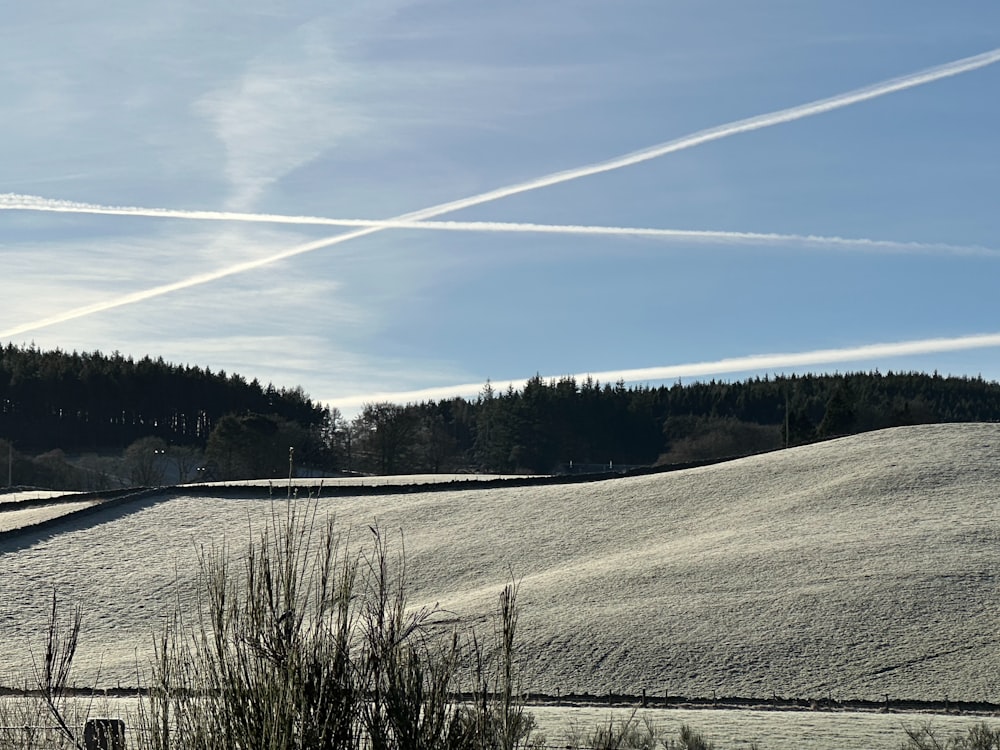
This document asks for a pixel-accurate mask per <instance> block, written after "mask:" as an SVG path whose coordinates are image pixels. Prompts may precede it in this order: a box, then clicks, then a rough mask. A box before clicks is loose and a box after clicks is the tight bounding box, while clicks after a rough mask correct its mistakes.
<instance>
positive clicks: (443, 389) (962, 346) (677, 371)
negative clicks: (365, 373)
mask: <svg viewBox="0 0 1000 750" xmlns="http://www.w3.org/2000/svg"><path fill="white" fill-rule="evenodd" d="M994 347H1000V333H989V334H978V335H971V336H957V337H954V338H933V339H917V340H912V341H898V342H894V343H883V344H866V345H864V346H854V347H846V348H842V349H816V350H812V351H807V352H786V353H776V354H752V355H748V356H745V357H730V358H727V359H719V360H714V361H711V362H692V363H688V364H680V365H664V366H662V367H645V368H638V369H632V370H608V371H604V372H584V373H577V374H574V375H565V374H564V375H555V376H543V377H544V379H546V380H549V379H551V378H561V377H573V378H576V379H577V380H578V381H581V380H583V379H585V378H587V377H591V378H593V379H595V380H599V381H601V382H603V383H613V382H617V381H618V380H622V381H624V382H626V383H644V382H659V381H669V380H676V379H677V378H697V377H705V376H709V375H726V374H732V373H740V372H774V371H777V370H785V369H792V368H796V367H811V366H815V365H832V364H843V363H848V362H868V361H875V360H877V361H883V360H887V359H893V358H897V357H907V356H914V355H925V354H940V353H943V352H957V351H966V350H969V349H987V348H994ZM525 383H527V380H526V379H521V380H510V381H495V382H493V383H492V386H493V388H495V389H497V390H500V391H504V390H506V389H507V387H508V386H511V387H513V388H515V389H521V388H523V387H524V385H525ZM483 386H484V383H463V384H460V385H452V386H439V387H435V388H424V389H420V390H413V391H394V392H372V393H365V394H360V395H354V396H347V397H344V398H336V399H333V400H332V402H331V403H332V405H333V406H335V407H337V408H338V409H341V410H342V411H344V412H346V413H354V412H356V411H358V410H359V409H360V408H361V407H362V406H364V404H367V403H372V402H378V401H391V402H394V403H416V402H421V401H430V400H440V399H448V398H455V397H460V398H471V397H475V396H476V395H477V394H478V393H480V392H481V391H482V389H483Z"/></svg>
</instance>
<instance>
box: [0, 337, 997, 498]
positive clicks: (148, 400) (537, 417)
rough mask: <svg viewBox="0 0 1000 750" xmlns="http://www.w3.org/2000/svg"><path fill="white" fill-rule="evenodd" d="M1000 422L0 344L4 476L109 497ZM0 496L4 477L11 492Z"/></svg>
mask: <svg viewBox="0 0 1000 750" xmlns="http://www.w3.org/2000/svg"><path fill="white" fill-rule="evenodd" d="M997 420H1000V385H998V384H997V383H995V382H991V381H986V380H983V379H982V378H981V377H977V378H968V377H943V376H941V375H939V374H937V373H933V374H926V373H915V372H903V373H894V372H891V371H890V372H887V373H885V374H882V373H880V372H877V371H875V372H867V373H863V372H858V373H847V374H826V375H791V376H781V377H762V378H761V377H757V378H752V379H748V380H745V381H742V382H725V381H715V380H712V381H709V382H693V383H687V384H682V383H680V382H677V383H675V384H673V385H663V386H656V387H652V386H634V387H626V386H625V384H624V383H622V382H620V381H619V382H616V383H600V382H598V381H596V380H593V379H591V378H586V379H583V380H582V381H578V380H577V379H574V378H571V377H564V378H557V379H549V380H547V379H543V378H541V377H539V376H536V377H534V378H531V379H530V380H529V381H528V382H527V383H526V385H525V386H524V387H523V388H520V389H514V388H507V389H505V390H497V389H494V388H493V386H492V385H491V384H490V383H488V382H487V383H486V384H485V385H484V387H483V389H482V391H481V392H480V393H479V394H478V396H477V397H476V398H473V399H462V398H453V399H444V400H440V401H427V402H422V403H414V404H394V403H388V402H379V403H369V404H366V405H365V406H364V407H363V409H362V410H361V412H360V413H359V414H357V415H356V416H354V417H353V418H351V419H347V418H345V417H344V416H343V415H341V414H340V413H339V412H338V411H337V410H336V409H330V408H328V407H325V406H322V405H320V404H317V403H314V402H313V401H312V400H311V399H310V398H309V397H308V396H307V395H306V394H305V393H304V392H303V391H302V389H301V388H293V389H286V388H280V389H279V388H275V387H274V386H273V385H271V384H268V385H267V386H262V385H261V384H260V383H259V382H257V381H256V380H251V381H249V382H248V381H247V380H246V379H245V378H243V377H241V376H239V375H236V374H226V373H225V372H215V373H213V372H212V371H210V370H209V369H207V368H206V369H201V368H198V367H190V366H178V365H172V364H168V363H165V362H164V361H163V360H162V359H156V360H154V359H151V358H149V357H143V358H141V359H139V360H134V359H132V358H130V357H123V356H122V355H120V354H118V353H114V354H111V355H102V354H100V353H97V352H95V353H84V354H79V353H77V352H73V353H66V352H61V351H58V350H56V351H49V352H45V351H40V350H38V349H37V348H35V347H33V346H32V347H20V348H19V347H14V346H7V347H6V348H4V349H0V466H4V465H5V461H6V467H7V469H8V477H7V478H8V480H9V481H12V480H14V479H16V481H15V482H13V483H16V484H25V485H37V486H52V487H64V488H75V489H103V488H104V487H107V486H119V485H122V484H142V485H153V484H162V483H170V482H175V481H176V482H183V481H191V480H194V479H234V478H266V477H283V476H287V475H288V472H289V470H295V471H297V472H299V471H302V470H303V469H305V468H309V469H312V470H315V471H316V472H324V473H327V472H335V471H351V472H365V473H379V474H393V473H423V472H427V473H438V472H463V471H483V472H507V473H510V472H527V473H552V472H581V471H594V470H608V469H612V470H614V469H622V468H627V467H630V466H649V465H654V464H671V463H686V462H690V461H699V460H705V459H714V458H723V457H730V456H739V455H746V454H749V453H756V452H760V451H766V450H773V449H777V448H781V447H790V446H795V445H800V444H803V443H808V442H812V441H815V440H822V439H827V438H830V437H835V436H839V435H848V434H853V433H857V432H864V431H867V430H873V429H879V428H883V427H892V426H899V425H909V424H921V423H932V422H971V421H997ZM0 483H2V479H0Z"/></svg>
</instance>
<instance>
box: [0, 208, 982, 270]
mask: <svg viewBox="0 0 1000 750" xmlns="http://www.w3.org/2000/svg"><path fill="white" fill-rule="evenodd" d="M0 210H15V211H16V210H23V211H42V212H54V213H79V214H98V215H113V216H143V217H149V218H163V219H182V220H192V221H228V222H249V223H263V224H292V225H298V226H338V227H345V228H367V229H377V230H385V229H421V230H432V231H445V232H483V233H528V234H572V235H595V236H612V237H647V238H652V239H659V240H673V241H684V242H699V243H715V244H751V245H764V244H769V245H793V246H813V247H836V248H842V249H851V250H881V251H891V252H948V253H956V254H962V255H1000V251H998V250H994V249H991V248H985V247H979V246H974V245H952V244H947V243H931V242H905V241H898V240H883V239H871V238H865V237H861V238H854V237H839V236H826V235H817V234H784V233H780V232H733V231H721V230H711V229H660V228H655V227H614V226H593V225H586V224H539V223H524V222H504V221H435V220H425V221H417V220H412V219H338V218H328V217H322V216H288V215H284V214H267V213H246V212H236V211H192V210H181V209H171V208H144V207H140V206H101V205H95V204H91V203H78V202H74V201H61V200H54V199H51V198H44V197H41V196H35V195H18V194H15V193H4V194H0Z"/></svg>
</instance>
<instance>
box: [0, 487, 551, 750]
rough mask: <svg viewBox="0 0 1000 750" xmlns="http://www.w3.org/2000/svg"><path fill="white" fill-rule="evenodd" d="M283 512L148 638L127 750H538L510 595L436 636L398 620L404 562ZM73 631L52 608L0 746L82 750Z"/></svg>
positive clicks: (419, 613)
mask: <svg viewBox="0 0 1000 750" xmlns="http://www.w3.org/2000/svg"><path fill="white" fill-rule="evenodd" d="M284 510H285V513H284V515H280V516H279V515H278V510H277V509H276V510H275V514H274V515H273V516H272V518H271V521H270V523H269V524H266V525H265V526H264V528H263V529H262V530H261V531H260V532H259V535H258V536H257V537H256V538H255V539H254V540H253V541H251V542H250V544H249V545H248V546H247V547H246V550H245V556H244V558H243V560H242V561H241V562H240V561H237V560H235V559H234V558H233V555H232V553H231V551H230V549H229V548H227V547H223V548H220V549H217V550H214V551H213V552H211V553H206V554H205V555H203V556H202V558H201V565H200V573H201V575H200V578H199V588H198V591H199V598H198V607H197V610H196V615H195V617H194V619H193V620H191V621H189V620H186V619H185V616H184V613H181V612H179V611H178V612H175V614H174V618H173V619H172V620H171V621H170V622H169V623H168V624H167V625H166V626H165V627H164V628H163V629H162V630H161V631H160V632H159V633H158V634H157V647H156V651H155V654H154V658H153V661H152V663H151V667H150V680H149V682H148V687H149V690H148V693H147V696H146V697H145V698H142V699H140V700H139V708H138V724H139V726H138V728H137V731H134V732H133V738H134V739H135V738H137V744H138V746H139V748H140V749H141V750H181V749H183V750H199V749H202V750H251V749H253V750H290V749H292V748H300V749H302V750H305V749H306V748H327V749H328V750H359V749H360V748H365V750H415V749H416V748H423V747H426V748H436V749H437V750H530V748H536V747H541V745H542V744H543V738H538V740H537V741H536V740H533V739H532V734H533V732H534V723H533V720H532V718H531V716H530V715H529V714H528V713H526V712H525V710H524V704H523V701H522V699H521V697H520V695H521V692H520V684H519V681H518V667H517V657H516V654H515V640H516V639H515V633H516V628H517V620H518V615H517V602H516V598H517V584H516V582H509V583H508V584H507V585H506V586H505V587H504V588H503V590H502V591H501V593H500V597H499V608H498V613H497V617H496V621H495V623H494V626H493V629H492V632H491V634H490V636H487V637H483V638H481V637H480V636H479V635H477V634H476V633H475V632H474V631H465V632H462V631H460V630H459V629H458V628H453V629H452V630H451V632H450V633H449V634H447V635H446V634H442V633H440V632H439V633H438V634H437V635H435V634H433V633H432V632H431V625H432V624H433V620H434V619H435V618H436V617H437V616H438V614H439V612H438V610H436V609H435V608H421V609H418V610H415V611H414V610H410V609H408V607H407V606H406V593H405V587H406V576H405V562H404V561H403V559H402V556H399V557H398V558H393V556H392V555H391V551H390V543H389V542H388V541H387V540H386V538H385V537H384V536H383V535H382V533H381V531H380V530H379V529H378V528H377V527H375V526H372V527H370V532H371V539H370V540H369V541H370V545H369V546H368V547H367V548H365V549H364V550H363V551H360V552H357V553H352V552H350V551H347V552H345V551H343V550H342V548H341V537H340V535H339V533H338V532H337V530H336V528H335V525H334V524H333V521H332V519H329V518H328V519H326V520H325V523H322V522H317V517H316V515H315V512H314V510H315V509H314V506H312V505H311V504H310V505H306V506H305V507H302V506H301V504H298V503H294V504H293V503H291V502H289V503H288V504H287V505H286V506H285V508H284ZM80 632H81V615H80V610H79V608H76V609H74V610H73V613H72V615H71V617H70V622H69V624H68V625H63V624H62V623H61V622H60V611H59V608H58V607H57V602H56V597H55V596H53V598H52V607H51V612H50V619H49V627H48V629H47V633H48V637H47V640H46V643H45V650H44V655H43V657H42V658H41V660H40V662H39V664H37V665H36V668H35V685H36V695H37V698H35V699H34V700H32V698H31V697H24V698H20V699H16V700H15V701H14V702H13V703H8V702H0V749H3V748H7V747H9V748H11V749H13V748H19V750H20V749H23V748H29V750H30V748H32V747H39V748H61V747H75V748H82V747H83V746H84V745H86V746H87V747H90V746H92V743H91V742H90V741H88V740H87V739H86V736H87V732H88V731H90V729H91V728H90V727H89V726H88V727H86V728H85V729H84V731H83V733H82V734H81V732H80V730H79V724H80V722H79V720H74V719H72V718H70V717H69V707H70V705H71V703H72V702H71V701H69V700H67V690H68V687H69V677H70V671H71V668H72V666H73V661H74V658H75V655H76V647H77V644H78V639H79V636H80ZM463 683H464V690H463ZM463 693H464V695H465V696H466V697H465V699H464V700H458V701H456V700H455V696H457V695H459V694H463ZM12 707H13V711H14V712H15V713H14V716H13V719H11V718H10V716H9V713H10V711H11V710H12ZM46 719H47V721H45V720H46ZM43 722H44V724H43ZM122 730H123V731H124V726H123V727H122ZM122 740H124V737H122ZM110 742H111V744H110V745H107V746H106V748H107V750H111V748H112V747H113V748H115V749H116V750H117V749H118V748H122V750H123V749H124V745H123V744H121V743H120V742H118V741H116V740H110ZM102 746H103V745H102Z"/></svg>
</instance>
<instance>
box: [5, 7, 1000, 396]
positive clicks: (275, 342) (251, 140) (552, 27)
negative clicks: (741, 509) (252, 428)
mask: <svg viewBox="0 0 1000 750" xmlns="http://www.w3.org/2000/svg"><path fill="white" fill-rule="evenodd" d="M235 7H236V6H235V5H234V4H232V3H221V2H212V1H208V2H206V1H205V0H200V1H199V2H197V3H195V2H185V1H184V0H179V1H176V2H170V3H166V2H150V3H142V4H137V3H127V2H112V1H111V0H104V1H101V0H95V2H91V3H87V4H85V6H81V5H80V4H78V3H68V2H40V3H30V4H29V3H24V4H21V5H20V6H17V7H16V8H12V9H10V10H9V11H8V12H7V13H5V20H4V23H3V25H2V27H0V65H2V68H3V70H4V71H5V74H4V84H3V96H2V97H0V164H3V169H2V170H0V194H11V195H8V196H6V197H0V207H3V206H4V204H5V203H6V207H7V208H11V207H13V210H3V211H0V263H2V267H3V269H4V270H3V273H2V274H0V341H3V342H5V343H6V342H13V343H15V344H22V343H30V342H34V343H36V344H37V345H38V346H40V347H43V348H55V347H60V348H62V349H65V350H74V349H76V350H81V351H82V350H86V351H92V350H101V351H104V352H111V351H116V350H117V351H120V352H122V353H125V354H131V355H134V356H142V355H145V354H151V355H153V356H163V357H164V358H165V359H167V360H169V361H174V362H178V363H187V364H192V365H194V364H197V365H200V366H208V367H211V368H212V369H213V370H218V369H225V370H226V371H228V372H239V373H241V374H243V375H245V376H247V377H257V378H259V379H260V380H262V381H264V382H267V381H272V382H274V383H275V384H277V385H281V386H294V385H301V386H302V387H304V388H305V389H306V391H307V392H308V393H309V394H310V395H311V396H313V397H314V398H317V399H320V400H322V401H326V402H330V403H332V404H334V405H337V406H339V407H340V408H341V409H342V410H343V411H344V412H345V413H347V414H350V413H352V412H354V411H356V410H357V408H358V406H359V405H360V404H361V403H363V402H364V401H370V400H379V399H384V398H389V399H391V400H397V401H405V400H410V399H419V398H423V397H427V396H433V397H444V396H446V395H449V394H459V395H474V394H475V391H476V389H477V388H478V387H479V386H481V385H482V384H483V383H485V382H486V380H487V379H489V380H491V381H492V382H493V383H495V384H506V383H507V382H508V381H511V380H514V381H519V380H521V379H523V378H527V377H530V376H532V375H534V374H536V373H538V374H541V375H543V376H553V377H557V376H561V375H569V374H574V375H582V374H585V373H593V374H595V375H598V376H599V377H601V379H603V380H608V379H616V378H617V377H618V376H623V377H625V378H626V379H627V380H628V381H629V382H633V383H640V382H650V383H656V382H660V381H661V380H666V381H668V382H671V381H674V380H676V379H677V378H678V377H681V378H683V379H688V380H690V379H691V378H695V377H698V378H703V379H707V378H710V377H716V378H723V379H740V378H744V377H747V376H751V375H756V374H761V375H762V374H764V373H778V372H791V371H798V372H803V371H814V372H833V371H840V372H843V371H847V370H859V369H863V370H869V369H875V368H878V369H880V370H882V371H885V370H889V369H894V370H925V371H931V370H938V371H939V372H942V373H945V374H960V375H973V376H974V375H982V376H983V377H986V378H988V379H991V380H997V379H1000V316H998V315H997V313H998V312H1000V294H997V292H996V282H995V279H996V278H997V272H998V270H1000V234H998V229H1000V211H998V210H997V195H998V178H1000V96H998V93H1000V63H998V62H995V61H994V60H993V58H991V59H990V60H989V61H986V62H981V64H976V66H975V67H974V69H968V70H961V71H960V72H955V73H954V74H952V75H948V76H942V77H940V78H939V79H937V80H934V81H931V82H927V83H921V84H919V85H917V84H913V85H908V87H905V88H904V89H903V90H899V91H895V92H892V93H885V94H884V95H879V96H875V97H873V98H871V99H869V100H867V101H863V102H858V103H853V104H850V105H849V106H836V107H833V108H831V109H830V111H826V112H823V113H821V114H815V115H813V116H808V117H800V118H799V119H795V120H794V121H788V122H778V123H772V124H770V125H768V126H762V127H759V128H757V129H753V130H752V131H748V132H738V133H733V134H730V135H728V136H726V137H718V138H716V139H715V140H711V141H710V142H706V143H702V144H700V145H691V146H689V147H684V148H679V149H677V150H675V151H674V152H673V153H668V154H665V155H662V156H659V157H657V158H650V159H647V160H645V161H642V162H641V163H636V164H632V165H630V166H623V167H621V168H617V169H613V170H610V171H605V172H602V173H599V174H590V175H583V176H579V177H578V178H576V179H569V180H566V181H564V182H562V183H560V184H555V185H550V186H547V187H540V188H538V189H531V190H525V191H524V192H520V193H519V194H516V195H510V196H508V197H503V198H500V199H497V200H491V201H488V202H483V203H481V204H479V205H475V206H471V207H466V208H462V209H461V210H456V211H453V212H451V213H447V214H442V215H440V216H437V217H433V218H436V219H437V220H441V221H461V222H481V224H479V225H478V226H475V227H471V228H465V229H462V230H461V231H444V230H442V229H440V228H438V229H429V228H418V227H410V228H385V227H381V228H375V229H374V230H371V231H370V232H369V233H367V234H365V235H364V236H357V237H354V238H352V239H348V240H346V241H339V242H337V243H335V244H330V245H326V246H320V247H317V248H316V249H312V250H310V251H308V252H295V253H291V254H286V255H287V256H288V257H284V258H282V259H280V260H274V261H272V262H268V261H266V260H265V259H268V258H271V257H273V256H275V255H280V254H283V253H285V251H288V250H290V249H293V248H302V247H303V246H305V245H307V244H308V243H314V244H316V245H322V244H323V243H320V242H317V241H318V240H322V239H324V238H331V237H333V236H334V235H337V234H338V233H348V232H354V231H356V230H355V229H352V228H347V227H331V226H315V225H308V224H304V223H302V224H300V223H284V224H280V223H270V222H259V221H258V222H246V221H237V220H226V221H208V220H205V219H203V218H198V217H197V216H196V215H194V214H188V213H186V212H196V211H215V212H229V214H232V213H234V212H239V213H243V214H280V215H292V216H312V217H327V218H338V219H365V220H385V219H390V218H393V217H398V216H402V215H406V214H409V213H412V212H417V211H421V210H422V209H427V208H428V207H432V206H436V205H438V204H444V203H448V202H451V201H455V200H459V199H463V198H468V197H470V196H476V195H479V194H483V193H487V192H489V191H492V190H495V189H497V188H502V187H505V186H508V185H518V184H522V183H528V182H530V181H532V180H534V179H536V178H540V177H543V176H545V175H549V174H552V173H557V172H564V171H570V172H572V171H573V170H577V169H578V168H581V167H583V166H585V165H589V164H594V163H599V162H604V161H607V160H611V159H614V158H616V157H619V156H621V155H623V154H628V153H631V152H636V151H641V150H643V149H648V148H649V147H652V146H655V145H656V144H661V143H666V142H670V141H677V140H678V139H684V137H685V136H688V135H690V134H693V133H698V132H701V131H705V130H707V129H711V128H717V127H719V126H724V125H726V124H727V123H732V122H737V121H741V120H745V119H746V118H751V117H755V116H761V115H765V116H766V115H768V113H773V112H778V111H781V110H788V109H790V108H795V107H799V106H800V105H804V104H806V103H808V102H812V101H816V100H820V99H827V98H831V97H833V98H836V97H838V96H840V95H842V94H845V93H846V92H851V91H854V90H857V89H861V88H864V87H869V86H874V85H877V84H880V83H882V82H885V81H887V80H890V79H896V78H900V77H907V76H912V75H913V74H916V73H918V72H920V71H923V70H926V69H933V68H937V67H939V66H947V65H949V64H951V63H955V62H956V61H959V60H965V59H967V58H970V57H973V56H977V55H982V54H984V53H991V52H992V53H993V54H994V56H997V52H996V50H997V48H1000V4H997V3H996V2H994V1H993V0H990V1H989V2H987V1H985V0H982V1H974V0H970V1H969V2H962V3H948V4H945V3H940V2H923V1H919V0H918V1H915V2H908V3H906V4H905V6H904V5H902V4H900V3H898V2H888V1H887V0H885V1H878V0H875V1H873V0H865V1H864V2H860V1H858V2H852V1H851V0H846V1H845V0H838V2H825V1H821V0H817V1H815V2H807V3H806V2H787V1H786V2H777V1H771V0H761V1H760V2H756V3H746V2H743V0H739V1H737V0H733V1H731V2H725V1H719V2H704V1H700V2H695V1H694V0H691V1H688V2H670V1H667V0H663V1H661V2H641V1H638V0H636V1H632V0H620V1H618V2H613V3H612V2H585V1H581V0H574V1H573V2H569V1H568V0H567V1H563V0H551V1H549V2H544V3H538V2H497V3H477V2H467V1H466V2H449V1H445V0H437V1H433V2H416V1H415V2H409V1H407V0H392V1H385V2H383V1H381V0H367V1H366V2H364V3H361V2H338V3H321V2H307V1H302V2H276V1H275V2H263V1H260V2H255V1H253V0H251V1H249V2H246V3H241V4H240V7H239V9H238V10H234V8H235ZM904 8H905V11H904ZM987 63H988V64H987ZM765 119H766V118H765ZM12 196H17V197H12ZM24 196H29V197H27V198H25V197H24ZM54 201H69V202H75V203H84V204H89V205H97V206H129V207H143V208H154V209H157V208H162V209H172V210H175V211H176V212H177V214H175V216H174V217H171V218H164V217H162V216H155V215H139V214H141V213H142V212H137V213H136V215H121V214H118V215H109V214H100V213H87V212H73V213H67V212H53V211H51V210H37V209H40V208H44V209H51V208H53V207H54V206H56V204H55V203H53V202H54ZM77 208H79V207H77ZM420 218H431V217H420ZM497 222H505V223H510V222H515V223H528V222H530V223H537V224H557V225H574V226H579V225H586V226H604V227H636V228H651V229H675V230H698V231H708V232H714V233H717V234H714V235H712V236H711V237H710V238H704V237H702V238H693V237H691V236H682V237H662V236H634V235H625V234H617V235H612V234H600V235H596V234H587V233H585V232H584V231H583V230H575V231H574V232H573V233H568V232H563V231H549V232H546V233H539V232H522V231H498V228H497V227H496V226H494V224H493V223H497ZM508 229H510V228H508ZM728 233H759V234H766V235H794V236H793V237H788V238H774V237H771V238H752V237H749V238H748V237H746V236H745V234H744V235H743V236H740V237H737V236H735V235H732V234H728ZM807 235H808V236H819V237H825V238H831V237H839V238H846V239H849V240H879V241H886V244H881V245H878V244H876V245H872V244H865V243H864V242H847V243H839V244H838V243H836V242H831V241H827V240H820V241H815V240H814V241H803V240H801V236H807ZM797 237H798V239H797ZM238 267H244V269H245V270H242V271H240V272H236V271H237V270H239V268H238ZM205 275H207V276H208V277H210V278H208V279H206V278H202V279H200V280H199V279H198V277H199V276H205ZM129 295H131V297H130V296H129ZM973 336H978V337H979V338H976V339H970V338H969V337H973ZM907 342H909V348H907V349H905V350H903V349H901V348H900V347H898V346H896V347H893V346H883V345H898V344H902V343H907ZM903 352H905V353H903ZM760 355H780V356H774V357H769V358H767V359H760V358H757V357H759V356H760ZM694 365H699V366H697V367H695V366H694Z"/></svg>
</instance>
